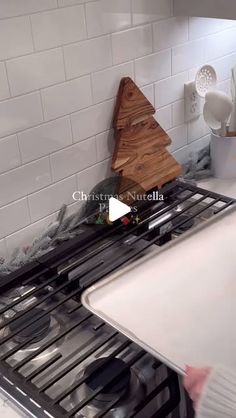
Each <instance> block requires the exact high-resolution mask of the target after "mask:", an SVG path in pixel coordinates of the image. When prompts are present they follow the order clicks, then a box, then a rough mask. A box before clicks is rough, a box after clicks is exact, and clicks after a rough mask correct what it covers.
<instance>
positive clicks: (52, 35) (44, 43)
mask: <svg viewBox="0 0 236 418" xmlns="http://www.w3.org/2000/svg"><path fill="white" fill-rule="evenodd" d="M31 22H32V30H33V38H34V44H35V47H36V49H47V48H53V47H55V46H59V45H65V44H69V43H70V42H76V41H79V40H81V39H85V38H86V24H85V15H84V7H83V5H78V6H74V7H68V8H62V9H57V10H52V11H49V12H43V13H38V14H34V15H32V16H31Z"/></svg>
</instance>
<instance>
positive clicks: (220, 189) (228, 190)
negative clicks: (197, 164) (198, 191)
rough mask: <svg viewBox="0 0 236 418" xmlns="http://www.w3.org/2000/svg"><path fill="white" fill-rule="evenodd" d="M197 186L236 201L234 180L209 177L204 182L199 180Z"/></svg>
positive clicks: (235, 181) (235, 180)
mask: <svg viewBox="0 0 236 418" xmlns="http://www.w3.org/2000/svg"><path fill="white" fill-rule="evenodd" d="M198 186H199V187H202V188H203V189H207V190H211V191H213V192H215V193H219V194H222V195H225V196H229V197H233V198H235V199H236V179H233V180H220V179H216V178H213V177H211V178H209V179H206V180H201V181H200V182H199V183H198Z"/></svg>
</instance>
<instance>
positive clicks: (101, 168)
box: [77, 159, 114, 194]
mask: <svg viewBox="0 0 236 418" xmlns="http://www.w3.org/2000/svg"><path fill="white" fill-rule="evenodd" d="M112 175H114V173H112V172H111V160H110V159H108V160H105V161H102V162H101V163H98V164H96V165H94V166H92V167H89V168H87V169H86V170H84V171H81V172H80V173H78V174H77V184H78V188H77V190H78V191H80V192H84V193H86V194H89V193H90V192H91V191H92V189H93V188H94V187H95V186H96V185H97V184H99V183H100V182H101V181H103V180H105V178H109V177H111V176H112Z"/></svg>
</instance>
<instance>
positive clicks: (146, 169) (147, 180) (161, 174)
mask: <svg viewBox="0 0 236 418" xmlns="http://www.w3.org/2000/svg"><path fill="white" fill-rule="evenodd" d="M154 114H155V109H154V107H153V106H152V105H151V103H150V102H149V101H148V100H147V98H146V97H145V96H144V95H143V93H142V92H141V91H140V90H139V88H138V87H137V86H136V84H135V83H134V82H133V81H132V80H131V79H130V78H129V77H126V78H123V79H122V80H121V83H120V88H119V92H118V97H117V103H116V108H115V113H114V128H115V138H116V147H115V152H114V155H113V161H112V168H113V170H114V171H116V172H119V173H120V175H121V183H120V189H119V193H122V192H123V189H127V181H126V184H124V182H122V177H123V178H125V179H130V180H131V182H135V183H137V184H139V185H140V187H141V188H142V189H143V190H145V191H148V190H151V189H152V188H154V187H158V188H159V187H161V186H162V185H163V184H165V183H167V182H169V181H171V180H174V179H175V178H176V177H178V176H179V175H180V174H181V171H182V169H181V166H180V165H179V164H178V163H177V161H176V160H175V159H174V158H173V157H172V155H171V154H170V153H169V152H168V151H167V149H166V147H167V146H169V145H170V144H171V139H170V137H169V136H168V135H167V133H166V132H165V131H164V130H163V129H162V128H161V126H160V125H159V124H158V122H157V121H156V120H155V119H154V117H153V115H154Z"/></svg>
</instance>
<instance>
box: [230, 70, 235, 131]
mask: <svg viewBox="0 0 236 418" xmlns="http://www.w3.org/2000/svg"><path fill="white" fill-rule="evenodd" d="M231 95H232V99H233V111H232V116H231V119H230V125H229V131H230V132H235V131H236V66H234V67H233V68H232V75H231Z"/></svg>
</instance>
